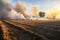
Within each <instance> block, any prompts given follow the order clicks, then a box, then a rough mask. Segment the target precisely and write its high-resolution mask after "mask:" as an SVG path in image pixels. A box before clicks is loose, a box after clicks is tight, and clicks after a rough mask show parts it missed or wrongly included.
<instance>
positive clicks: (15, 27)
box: [0, 20, 60, 40]
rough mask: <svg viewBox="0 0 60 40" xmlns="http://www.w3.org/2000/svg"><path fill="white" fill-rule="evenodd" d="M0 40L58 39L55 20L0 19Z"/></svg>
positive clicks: (58, 26) (59, 30) (59, 33)
mask: <svg viewBox="0 0 60 40" xmlns="http://www.w3.org/2000/svg"><path fill="white" fill-rule="evenodd" d="M0 34H1V35H0V40H60V21H57V20H39V21H38V20H0Z"/></svg>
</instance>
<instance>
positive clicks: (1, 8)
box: [0, 0, 25, 19]
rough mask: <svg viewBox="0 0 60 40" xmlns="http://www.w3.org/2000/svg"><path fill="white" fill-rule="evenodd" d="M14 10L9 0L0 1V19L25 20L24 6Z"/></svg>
mask: <svg viewBox="0 0 60 40" xmlns="http://www.w3.org/2000/svg"><path fill="white" fill-rule="evenodd" d="M18 5H19V4H18ZM21 5H22V4H21ZM16 9H17V10H19V11H17V10H16ZM16 9H15V8H14V7H13V6H12V5H11V4H10V0H9V1H8V0H0V19H22V18H23V19H25V18H24V16H23V15H25V14H24V11H25V10H24V9H25V8H24V6H17V8H16ZM15 10H16V11H15ZM21 13H23V14H21Z"/></svg>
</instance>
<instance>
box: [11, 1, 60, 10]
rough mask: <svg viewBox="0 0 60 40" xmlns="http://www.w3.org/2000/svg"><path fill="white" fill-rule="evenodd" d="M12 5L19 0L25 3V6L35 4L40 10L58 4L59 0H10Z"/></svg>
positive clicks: (49, 8)
mask: <svg viewBox="0 0 60 40" xmlns="http://www.w3.org/2000/svg"><path fill="white" fill-rule="evenodd" d="M11 2H12V5H15V4H16V3H17V2H21V3H24V4H26V5H27V7H28V8H29V7H32V6H37V7H39V9H40V11H47V10H51V9H52V8H53V7H55V6H57V5H59V6H60V0H12V1H11Z"/></svg>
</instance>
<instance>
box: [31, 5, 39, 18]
mask: <svg viewBox="0 0 60 40" xmlns="http://www.w3.org/2000/svg"><path fill="white" fill-rule="evenodd" d="M32 13H33V16H34V17H38V16H39V8H38V7H36V6H34V7H32Z"/></svg>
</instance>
